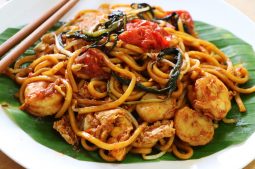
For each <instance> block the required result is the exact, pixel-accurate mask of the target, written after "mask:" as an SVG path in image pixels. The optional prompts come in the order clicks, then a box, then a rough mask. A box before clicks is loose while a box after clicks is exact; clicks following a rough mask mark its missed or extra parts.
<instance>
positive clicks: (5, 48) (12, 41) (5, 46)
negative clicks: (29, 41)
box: [0, 0, 68, 57]
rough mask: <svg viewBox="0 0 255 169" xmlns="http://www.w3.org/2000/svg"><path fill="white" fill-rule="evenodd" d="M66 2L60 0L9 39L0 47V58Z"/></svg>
mask: <svg viewBox="0 0 255 169" xmlns="http://www.w3.org/2000/svg"><path fill="white" fill-rule="evenodd" d="M67 1H68V0H60V1H59V2H58V3H57V4H56V5H54V6H53V7H52V8H50V9H49V10H48V11H47V12H45V13H43V15H42V16H40V17H39V18H38V19H37V20H36V21H35V22H32V23H31V24H28V25H27V26H25V27H24V28H22V29H21V30H20V31H19V32H18V33H16V34H15V35H14V36H12V37H11V38H9V39H8V40H7V41H5V42H4V43H3V44H2V45H1V46H0V57H1V56H2V55H4V54H5V53H6V52H8V50H10V49H11V48H12V47H14V46H15V45H16V44H17V43H19V42H20V41H21V40H23V39H24V38H25V37H26V36H27V35H29V34H30V33H31V32H33V31H34V30H35V29H36V28H37V27H38V26H40V25H41V24H42V23H43V22H44V21H46V20H47V19H48V18H49V17H50V16H51V15H52V14H54V13H55V12H56V11H57V10H59V9H60V8H61V7H62V6H63V5H64V4H66V3H67Z"/></svg>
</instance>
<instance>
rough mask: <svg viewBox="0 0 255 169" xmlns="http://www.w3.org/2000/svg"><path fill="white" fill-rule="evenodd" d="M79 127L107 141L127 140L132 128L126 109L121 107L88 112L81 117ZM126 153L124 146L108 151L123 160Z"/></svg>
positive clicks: (117, 158) (118, 159)
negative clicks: (81, 120) (92, 112)
mask: <svg viewBox="0 0 255 169" xmlns="http://www.w3.org/2000/svg"><path fill="white" fill-rule="evenodd" d="M81 127H82V130H84V131H86V132H88V133H90V134H92V135H94V136H95V137H97V138H99V139H101V140H103V141H105V142H107V143H116V142H119V141H125V140H127V139H128V138H129V137H130V136H131V131H132V130H133V129H134V127H133V125H132V120H131V119H130V118H129V116H128V114H127V110H125V109H122V108H116V109H112V110H106V111H101V112H97V113H94V115H92V114H88V115H86V117H85V118H84V119H83V122H82V123H81ZM126 153H127V150H126V148H121V149H114V150H111V151H109V155H111V156H112V157H114V158H115V159H116V160H117V161H121V160H123V159H124V158H125V155H126Z"/></svg>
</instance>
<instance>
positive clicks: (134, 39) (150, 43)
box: [119, 19, 171, 50]
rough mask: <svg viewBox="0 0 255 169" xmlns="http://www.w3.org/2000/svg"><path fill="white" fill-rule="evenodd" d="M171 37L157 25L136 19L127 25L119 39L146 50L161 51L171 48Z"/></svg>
mask: <svg viewBox="0 0 255 169" xmlns="http://www.w3.org/2000/svg"><path fill="white" fill-rule="evenodd" d="M170 38H171V36H170V35H169V34H168V33H167V32H166V31H165V30H164V29H162V28H161V27H160V26H159V25H158V24H157V23H154V22H150V21H146V20H141V19H134V20H132V21H131V22H129V23H128V24H127V27H126V31H125V32H123V33H121V34H120V35H119V39H120V40H122V41H124V42H126V43H129V44H133V45H137V46H139V47H142V48H143V49H144V50H151V49H152V50H160V49H164V48H167V47H169V41H170Z"/></svg>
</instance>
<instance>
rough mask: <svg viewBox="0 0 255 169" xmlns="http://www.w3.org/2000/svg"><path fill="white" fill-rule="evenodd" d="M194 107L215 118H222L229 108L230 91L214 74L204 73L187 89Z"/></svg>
mask: <svg viewBox="0 0 255 169" xmlns="http://www.w3.org/2000/svg"><path fill="white" fill-rule="evenodd" d="M189 100H190V102H191V104H192V105H193V107H194V109H195V110H197V111H199V112H203V113H204V114H205V115H207V116H209V117H210V118H212V119H215V120H221V119H223V118H224V117H225V116H226V115H227V113H228V111H229V110H230V109H231V98H230V92H229V91H228V89H227V87H226V86H225V85H224V84H223V83H222V81H220V80H219V79H218V78H217V77H216V76H214V75H211V74H208V73H206V74H205V76H202V77H201V78H199V79H197V80H196V82H195V85H194V87H193V88H192V89H191V90H189Z"/></svg>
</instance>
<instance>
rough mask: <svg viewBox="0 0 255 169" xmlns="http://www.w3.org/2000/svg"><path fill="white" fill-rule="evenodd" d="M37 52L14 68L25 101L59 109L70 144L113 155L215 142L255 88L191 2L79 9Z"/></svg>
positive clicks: (40, 111) (184, 153) (49, 110)
mask: <svg viewBox="0 0 255 169" xmlns="http://www.w3.org/2000/svg"><path fill="white" fill-rule="evenodd" d="M34 51H35V55H31V56H25V57H22V58H20V59H18V60H17V61H16V63H15V64H14V66H13V67H12V68H9V69H8V70H7V71H6V74H7V75H8V76H10V77H11V78H12V79H14V80H15V81H16V82H17V83H18V84H20V85H21V87H20V90H19V94H18V98H19V100H20V102H21V104H22V105H21V106H20V109H22V110H25V111H26V112H28V113H30V114H32V115H34V116H38V117H45V116H55V118H56V121H55V122H54V126H53V128H54V129H56V130H57V131H58V132H59V133H60V135H61V136H62V137H63V138H64V139H65V140H66V141H67V142H68V143H69V144H71V145H74V146H78V145H79V144H80V145H81V146H82V147H83V148H84V149H86V150H87V151H98V153H99V155H100V156H101V157H102V158H103V159H104V160H105V161H110V162H113V161H122V160H124V159H125V156H126V154H127V153H129V152H130V153H136V154H141V155H142V157H143V158H144V159H146V160H150V159H156V158H160V157H161V156H163V155H164V154H166V153H172V154H173V155H175V156H176V157H178V158H180V159H189V158H191V157H192V155H193V148H192V147H193V146H203V145H206V144H208V143H209V142H210V141H211V140H212V139H213V135H214V130H215V128H216V127H217V126H218V122H219V121H221V120H222V121H223V122H225V123H235V122H236V120H235V119H227V118H226V115H227V113H228V112H229V110H230V109H231V99H232V98H234V99H235V101H236V103H237V105H238V107H239V110H240V112H245V111H246V109H245V106H244V104H243V102H242V99H241V97H240V94H248V93H252V92H254V91H255V87H251V88H247V89H243V88H240V87H238V85H239V84H244V83H246V82H247V81H248V80H249V76H248V72H247V70H246V69H245V68H244V67H243V66H242V65H241V64H238V65H233V64H232V62H231V61H230V59H229V58H228V57H227V56H226V55H225V54H224V53H223V52H222V51H220V50H219V49H218V48H217V47H216V46H215V45H213V44H212V43H210V42H207V41H205V40H202V39H199V38H198V37H197V35H196V33H195V31H194V25H193V21H192V18H191V16H190V14H189V13H188V12H187V11H183V10H179V11H164V10H163V9H161V8H160V7H151V6H150V5H148V4H145V3H141V4H135V3H134V4H131V5H130V4H114V5H109V4H102V5H101V6H100V7H99V9H97V10H83V11H80V12H79V13H78V14H77V15H76V16H75V17H74V19H73V20H71V21H70V22H68V23H65V24H64V25H63V26H62V27H60V28H59V29H58V30H57V31H55V32H50V33H47V34H45V35H44V36H43V37H42V38H41V42H40V43H39V44H38V45H37V46H36V47H35V48H34Z"/></svg>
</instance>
